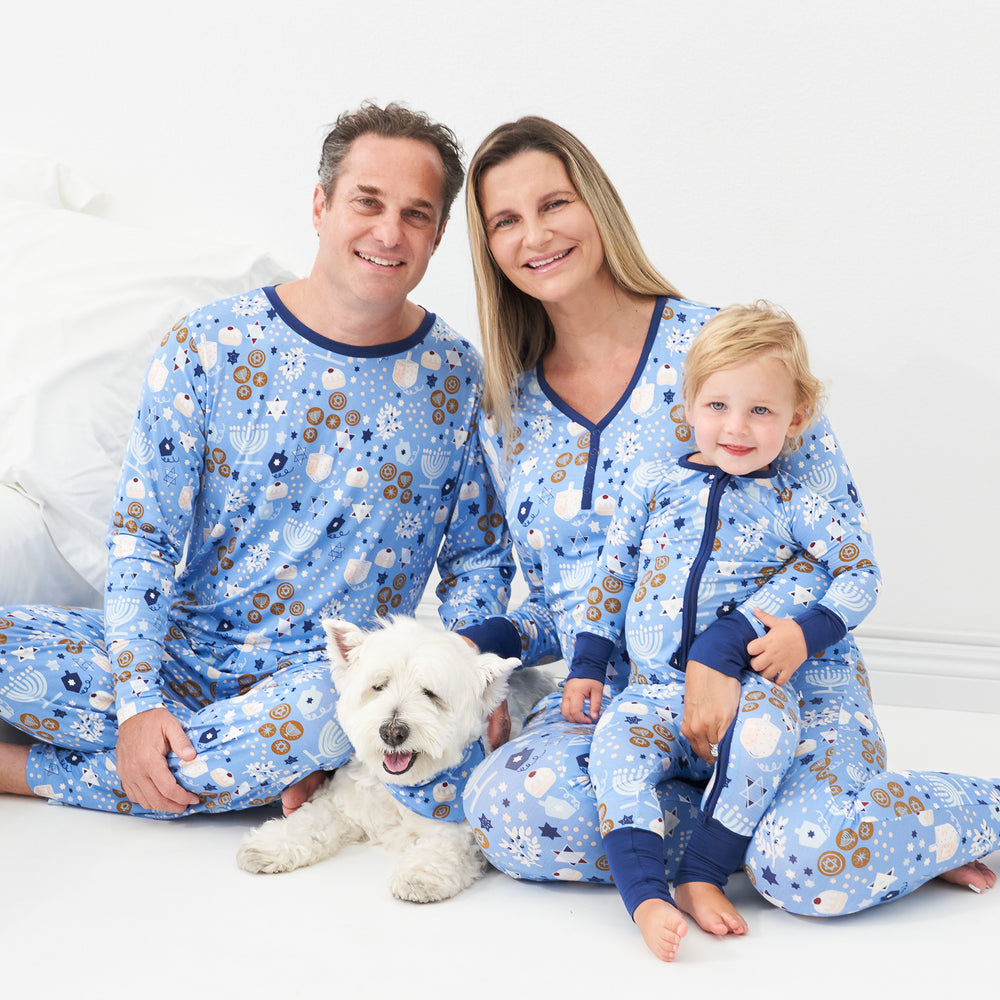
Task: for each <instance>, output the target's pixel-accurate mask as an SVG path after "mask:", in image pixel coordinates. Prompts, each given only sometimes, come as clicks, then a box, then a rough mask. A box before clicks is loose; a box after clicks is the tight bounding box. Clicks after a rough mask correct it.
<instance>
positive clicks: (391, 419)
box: [375, 403, 403, 441]
mask: <svg viewBox="0 0 1000 1000" xmlns="http://www.w3.org/2000/svg"><path fill="white" fill-rule="evenodd" d="M401 412H402V411H401V410H399V409H397V408H396V407H395V406H393V405H392V403H386V404H385V406H383V407H382V409H381V410H379V411H378V416H377V417H376V418H375V433H376V434H377V435H378V436H379V437H380V438H381V439H382V440H383V441H388V440H389V438H391V437H395V436H396V435H397V434H398V433H399V432H400V431H401V430H402V429H403V425H402V423H400V420H399V417H400V414H401Z"/></svg>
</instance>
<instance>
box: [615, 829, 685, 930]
mask: <svg viewBox="0 0 1000 1000" xmlns="http://www.w3.org/2000/svg"><path fill="white" fill-rule="evenodd" d="M604 853H605V855H606V856H607V859H608V867H609V868H610V869H611V877H612V878H613V879H614V880H615V885H616V886H617V887H618V892H619V894H620V895H621V897H622V902H623V903H624V904H625V909H626V910H628V913H629V916H632V914H633V913H635V908H636V907H637V906H638V905H639V904H640V903H644V902H645V901H646V900H647V899H665V900H666V901H667V902H668V903H672V902H673V900H672V899H671V898H670V885H669V883H668V882H667V866H666V864H665V863H664V861H663V838H662V837H661V836H660V835H659V834H656V833H653V831H652V830H642V829H636V828H635V827H634V826H621V827H619V828H618V829H617V830H612V831H611V832H610V833H608V834H606V835H605V837H604Z"/></svg>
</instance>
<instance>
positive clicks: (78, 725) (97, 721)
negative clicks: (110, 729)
mask: <svg viewBox="0 0 1000 1000" xmlns="http://www.w3.org/2000/svg"><path fill="white" fill-rule="evenodd" d="M69 728H70V729H71V730H72V731H73V732H74V733H76V735H77V736H78V737H79V738H80V739H81V740H88V741H95V742H96V741H99V740H100V739H101V736H102V734H103V733H104V716H103V715H99V714H98V713H97V712H86V713H85V714H83V715H82V716H81V717H80V718H79V719H78V720H77V721H76V722H73V723H72V724H71V725H70V727H69Z"/></svg>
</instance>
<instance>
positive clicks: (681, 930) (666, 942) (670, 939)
mask: <svg viewBox="0 0 1000 1000" xmlns="http://www.w3.org/2000/svg"><path fill="white" fill-rule="evenodd" d="M632 919H633V920H634V921H635V923H636V926H637V927H638V928H639V930H640V931H642V939H643V941H645V942H646V947H647V948H649V950H650V951H651V952H652V953H653V954H654V955H655V956H656V957H657V958H658V959H659V960H660V961H661V962H672V961H673V960H674V957H675V956H676V954H677V948H678V946H679V945H680V943H681V938H682V937H684V935H685V934H687V931H688V925H687V921H686V920H685V919H684V917H683V916H681V911H680V910H678V909H677V907H676V906H674V905H673V904H672V903H668V902H667V901H666V900H665V899H644V900H643V901H642V902H641V903H640V904H639V905H638V906H637V907H636V908H635V910H634V911H633V912H632Z"/></svg>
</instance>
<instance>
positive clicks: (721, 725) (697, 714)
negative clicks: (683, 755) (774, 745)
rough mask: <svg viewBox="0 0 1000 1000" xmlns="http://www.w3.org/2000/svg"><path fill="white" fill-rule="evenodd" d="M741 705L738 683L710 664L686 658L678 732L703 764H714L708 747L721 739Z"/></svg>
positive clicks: (712, 754)
mask: <svg viewBox="0 0 1000 1000" xmlns="http://www.w3.org/2000/svg"><path fill="white" fill-rule="evenodd" d="M739 707H740V682H739V678H738V677H730V676H729V675H728V674H723V673H720V672H719V671H718V670H713V669H712V668H711V667H707V666H705V664H704V663H699V662H698V661H697V660H688V662H687V669H686V671H685V673H684V719H683V721H682V723H681V733H682V734H683V735H684V736H685V737H686V738H687V741H688V742H689V743H690V744H691V749H692V750H694V752H695V753H696V754H697V755H698V756H699V757H700V758H701V759H702V760H703V761H705V763H706V764H714V763H715V759H716V755H715V754H714V753H713V752H712V750H711V746H716V747H718V745H719V744H720V743H721V742H722V738H723V737H724V736H725V735H726V732H727V731H728V729H729V727H730V725H731V724H732V721H733V719H735V718H736V712H737V710H738V709H739Z"/></svg>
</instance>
